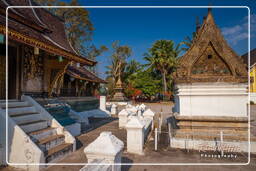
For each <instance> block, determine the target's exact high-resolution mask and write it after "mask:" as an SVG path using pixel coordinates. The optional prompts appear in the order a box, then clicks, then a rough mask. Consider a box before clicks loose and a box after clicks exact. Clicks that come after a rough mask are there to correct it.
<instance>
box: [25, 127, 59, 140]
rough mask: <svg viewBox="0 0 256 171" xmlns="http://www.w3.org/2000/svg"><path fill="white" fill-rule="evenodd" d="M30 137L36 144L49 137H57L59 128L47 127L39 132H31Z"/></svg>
mask: <svg viewBox="0 0 256 171" xmlns="http://www.w3.org/2000/svg"><path fill="white" fill-rule="evenodd" d="M28 135H29V136H30V137H31V139H32V140H33V141H34V142H38V141H40V140H42V139H44V138H46V137H48V136H54V135H57V128H53V127H47V128H44V129H40V130H38V131H33V132H29V133H28Z"/></svg>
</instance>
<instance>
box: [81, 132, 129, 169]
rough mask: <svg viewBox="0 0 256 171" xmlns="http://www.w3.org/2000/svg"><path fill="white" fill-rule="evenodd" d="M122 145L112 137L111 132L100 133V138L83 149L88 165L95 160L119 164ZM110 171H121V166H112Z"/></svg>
mask: <svg viewBox="0 0 256 171" xmlns="http://www.w3.org/2000/svg"><path fill="white" fill-rule="evenodd" d="M123 148H124V143H123V142H122V141H121V140H119V139H118V138H116V137H115V136H114V135H112V133H111V132H102V133H101V134H100V136H99V137H98V138H97V139H96V140H94V141H93V142H92V143H91V144H89V145H88V146H87V147H85V149H84V153H85V155H86V157H87V159H88V163H92V162H94V161H95V160H104V163H109V164H110V165H111V164H114V163H121V158H122V151H123ZM111 171H121V165H112V170H111Z"/></svg>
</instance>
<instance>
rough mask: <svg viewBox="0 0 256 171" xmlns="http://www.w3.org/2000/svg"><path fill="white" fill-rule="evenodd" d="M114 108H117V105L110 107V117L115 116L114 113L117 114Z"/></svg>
mask: <svg viewBox="0 0 256 171" xmlns="http://www.w3.org/2000/svg"><path fill="white" fill-rule="evenodd" d="M116 108H117V105H116V104H112V106H111V115H115V114H116V112H117V110H116Z"/></svg>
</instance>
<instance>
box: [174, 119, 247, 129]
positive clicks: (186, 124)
mask: <svg viewBox="0 0 256 171" xmlns="http://www.w3.org/2000/svg"><path fill="white" fill-rule="evenodd" d="M177 125H178V126H184V127H209V128H211V127H217V128H248V123H227V122H203V121H201V122H196V121H180V122H178V124H177Z"/></svg>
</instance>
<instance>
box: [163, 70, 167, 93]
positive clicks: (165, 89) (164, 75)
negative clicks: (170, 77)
mask: <svg viewBox="0 0 256 171" xmlns="http://www.w3.org/2000/svg"><path fill="white" fill-rule="evenodd" d="M163 83H164V93H166V92H167V84H166V74H165V72H163Z"/></svg>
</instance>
